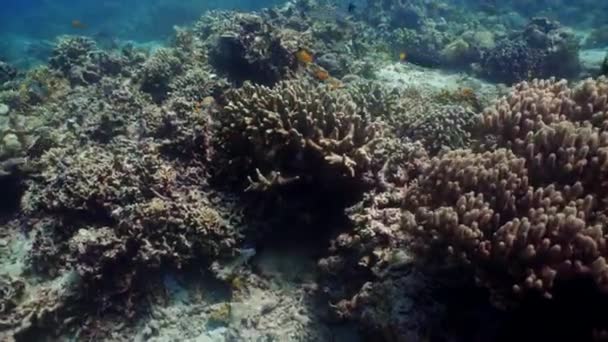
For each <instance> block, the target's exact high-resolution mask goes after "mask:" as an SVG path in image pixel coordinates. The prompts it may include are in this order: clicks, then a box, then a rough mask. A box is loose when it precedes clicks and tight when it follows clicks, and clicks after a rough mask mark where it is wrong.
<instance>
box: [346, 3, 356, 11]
mask: <svg viewBox="0 0 608 342" xmlns="http://www.w3.org/2000/svg"><path fill="white" fill-rule="evenodd" d="M356 10H357V5H355V4H354V3H352V2H351V3H349V4H348V8H347V11H348V13H354V12H355V11H356Z"/></svg>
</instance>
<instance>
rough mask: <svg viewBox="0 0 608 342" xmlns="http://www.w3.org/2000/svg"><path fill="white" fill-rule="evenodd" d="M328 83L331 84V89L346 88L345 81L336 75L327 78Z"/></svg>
mask: <svg viewBox="0 0 608 342" xmlns="http://www.w3.org/2000/svg"><path fill="white" fill-rule="evenodd" d="M327 84H329V89H330V90H336V89H342V88H344V83H342V81H340V80H339V79H337V78H335V77H330V78H329V79H328V80H327Z"/></svg>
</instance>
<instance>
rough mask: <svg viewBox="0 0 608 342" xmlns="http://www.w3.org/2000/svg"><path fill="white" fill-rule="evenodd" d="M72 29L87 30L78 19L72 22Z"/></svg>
mask: <svg viewBox="0 0 608 342" xmlns="http://www.w3.org/2000/svg"><path fill="white" fill-rule="evenodd" d="M72 28H75V29H79V30H84V29H86V28H87V25H86V24H85V23H83V22H82V21H80V20H78V19H74V20H72Z"/></svg>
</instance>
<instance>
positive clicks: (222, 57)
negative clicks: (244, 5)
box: [209, 14, 305, 85]
mask: <svg viewBox="0 0 608 342" xmlns="http://www.w3.org/2000/svg"><path fill="white" fill-rule="evenodd" d="M303 45H305V44H304V41H302V39H301V36H300V34H298V33H297V32H296V31H293V30H282V29H279V28H276V27H274V26H273V25H272V24H271V23H270V22H268V21H267V20H265V19H264V18H262V17H260V16H257V15H253V14H237V15H234V16H233V17H232V18H230V22H229V24H228V27H223V28H222V31H221V33H219V36H218V37H217V39H216V41H215V43H214V46H213V48H212V49H211V50H210V51H209V62H210V64H211V65H212V66H214V67H215V68H216V69H217V70H218V71H220V72H221V73H223V74H225V75H226V76H227V77H228V79H229V80H231V81H233V82H236V83H237V84H241V83H243V82H244V81H246V80H250V81H253V82H255V83H261V84H265V85H273V84H275V83H276V82H278V81H280V80H281V79H283V78H285V77H286V75H287V74H288V73H289V72H290V71H293V70H294V69H295V68H296V67H297V61H296V59H295V56H294V54H295V52H296V51H297V50H298V48H299V47H301V46H303Z"/></svg>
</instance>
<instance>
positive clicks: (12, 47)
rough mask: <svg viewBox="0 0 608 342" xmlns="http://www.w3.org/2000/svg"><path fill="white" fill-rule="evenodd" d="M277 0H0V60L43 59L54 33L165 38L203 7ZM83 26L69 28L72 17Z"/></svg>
mask: <svg viewBox="0 0 608 342" xmlns="http://www.w3.org/2000/svg"><path fill="white" fill-rule="evenodd" d="M281 2H283V1H282V0H2V1H0V58H2V59H5V60H8V61H10V62H12V63H14V64H16V65H18V66H21V67H25V66H29V65H32V64H37V63H44V62H46V57H47V54H48V52H49V50H50V48H52V45H53V41H54V39H55V38H56V37H57V36H60V35H64V34H77V35H87V36H92V37H94V38H96V40H101V41H104V40H105V41H111V40H120V41H125V40H133V41H135V42H138V43H142V44H146V43H150V42H160V41H163V40H165V39H167V38H168V37H169V36H170V35H171V33H172V32H173V26H175V25H186V24H189V23H192V22H194V21H195V20H196V19H198V18H199V17H200V16H201V14H202V13H203V12H204V11H206V10H211V9H227V10H231V9H238V10H241V11H251V10H258V9H261V8H264V7H269V6H273V5H276V4H279V3H281ZM75 20H77V21H79V22H80V23H82V25H83V26H84V27H81V28H74V27H73V25H72V22H73V21H75Z"/></svg>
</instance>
